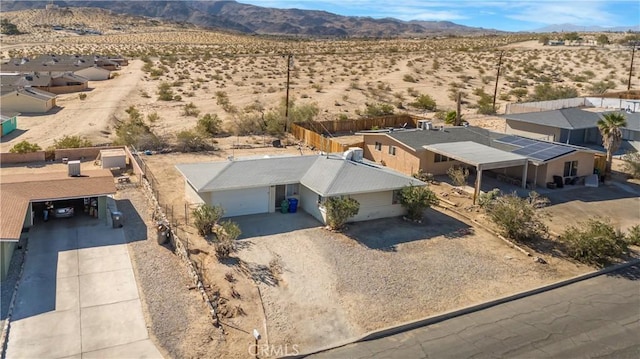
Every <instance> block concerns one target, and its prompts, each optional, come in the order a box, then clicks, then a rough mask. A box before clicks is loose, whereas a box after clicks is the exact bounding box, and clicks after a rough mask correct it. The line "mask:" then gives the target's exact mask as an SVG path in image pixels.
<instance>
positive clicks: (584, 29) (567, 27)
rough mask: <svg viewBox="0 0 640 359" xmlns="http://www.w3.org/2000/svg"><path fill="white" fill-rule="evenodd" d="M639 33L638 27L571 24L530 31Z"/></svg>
mask: <svg viewBox="0 0 640 359" xmlns="http://www.w3.org/2000/svg"><path fill="white" fill-rule="evenodd" d="M628 30H632V31H640V25H633V26H616V27H602V26H579V25H573V24H557V25H549V26H545V27H541V28H539V29H535V30H532V31H531V32H574V31H575V32H605V31H610V32H623V31H628Z"/></svg>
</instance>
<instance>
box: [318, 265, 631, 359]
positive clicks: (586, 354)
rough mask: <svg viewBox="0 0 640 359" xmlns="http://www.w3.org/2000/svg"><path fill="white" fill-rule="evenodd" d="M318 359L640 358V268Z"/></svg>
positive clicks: (580, 283)
mask: <svg viewBox="0 0 640 359" xmlns="http://www.w3.org/2000/svg"><path fill="white" fill-rule="evenodd" d="M310 357H312V358H318V359H320V358H351V359H355V358H563V359H565V358H639V357H640V266H634V267H631V268H628V269H626V270H623V271H620V272H616V273H612V274H610V275H603V276H599V277H595V278H592V279H588V280H585V281H582V282H578V283H575V284H571V285H569V286H566V287H562V288H559V289H556V290H552V291H549V292H544V293H541V294H538V295H534V296H530V297H527V298H523V299H520V300H516V301H513V302H509V303H505V304H502V305H498V306H496V307H492V308H489V309H486V310H482V311H479V312H475V313H471V314H468V315H463V316H460V317H457V318H453V319H450V320H447V321H444V322H441V323H438V324H434V325H431V326H427V327H424V328H420V329H416V330H412V331H409V332H405V333H401V334H396V335H392V336H390V337H385V338H382V339H378V340H372V341H367V342H361V343H355V344H350V345H347V346H345V347H342V348H337V349H334V350H330V351H327V352H324V353H320V354H316V355H312V356H310Z"/></svg>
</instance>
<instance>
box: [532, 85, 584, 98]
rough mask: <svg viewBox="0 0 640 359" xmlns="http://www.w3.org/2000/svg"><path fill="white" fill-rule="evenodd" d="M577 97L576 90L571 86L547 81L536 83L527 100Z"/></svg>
mask: <svg viewBox="0 0 640 359" xmlns="http://www.w3.org/2000/svg"><path fill="white" fill-rule="evenodd" d="M573 97H578V90H576V89H575V87H571V86H562V85H559V86H551V85H550V84H548V83H545V84H541V85H536V86H535V87H534V88H533V94H530V95H529V97H528V101H549V100H559V99H563V98H573Z"/></svg>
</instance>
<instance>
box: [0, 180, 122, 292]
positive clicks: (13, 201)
mask: <svg viewBox="0 0 640 359" xmlns="http://www.w3.org/2000/svg"><path fill="white" fill-rule="evenodd" d="M0 192H1V193H2V196H0V280H2V279H4V278H5V277H6V274H7V270H8V269H9V263H10V262H11V256H12V255H13V251H14V249H15V246H16V244H17V243H18V241H19V240H20V235H21V233H22V231H23V229H26V228H29V227H31V226H33V225H34V222H35V221H36V219H40V218H42V211H43V210H44V209H45V202H52V203H53V206H54V208H57V206H58V205H64V206H73V207H74V208H76V212H82V211H83V208H84V199H85V198H87V199H88V198H94V199H95V200H96V201H97V213H98V218H99V219H102V220H105V221H106V218H107V196H108V195H111V194H114V193H115V192H116V188H115V184H114V179H113V175H112V174H111V172H110V171H108V170H92V171H84V172H83V173H82V176H78V177H70V176H69V175H68V173H67V172H48V173H33V174H19V175H3V176H2V178H1V181H0Z"/></svg>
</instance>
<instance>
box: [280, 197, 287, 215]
mask: <svg viewBox="0 0 640 359" xmlns="http://www.w3.org/2000/svg"><path fill="white" fill-rule="evenodd" d="M280 212H282V213H289V201H287V200H286V199H285V200H284V201H282V202H280Z"/></svg>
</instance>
